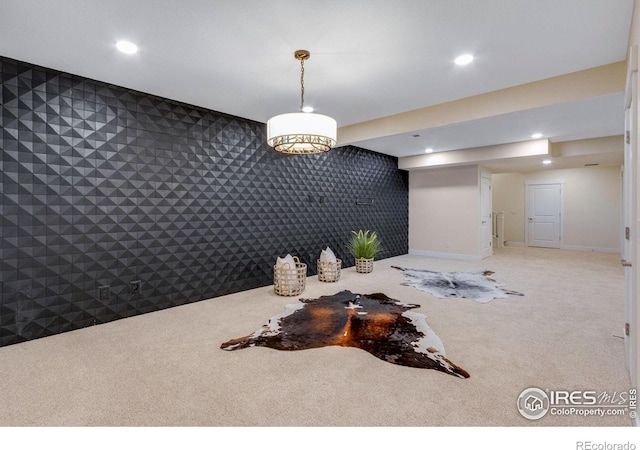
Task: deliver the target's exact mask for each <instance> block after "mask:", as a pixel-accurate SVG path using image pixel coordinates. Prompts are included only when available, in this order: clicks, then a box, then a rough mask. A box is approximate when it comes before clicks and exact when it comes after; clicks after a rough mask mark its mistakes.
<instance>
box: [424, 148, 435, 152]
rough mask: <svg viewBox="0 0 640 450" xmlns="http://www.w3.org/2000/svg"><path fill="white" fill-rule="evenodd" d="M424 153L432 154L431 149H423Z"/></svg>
mask: <svg viewBox="0 0 640 450" xmlns="http://www.w3.org/2000/svg"><path fill="white" fill-rule="evenodd" d="M424 152H425V153H433V149H432V148H425V149H424Z"/></svg>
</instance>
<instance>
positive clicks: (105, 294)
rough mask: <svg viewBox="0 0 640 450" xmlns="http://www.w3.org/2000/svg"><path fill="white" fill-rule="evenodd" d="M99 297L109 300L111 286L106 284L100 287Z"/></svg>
mask: <svg viewBox="0 0 640 450" xmlns="http://www.w3.org/2000/svg"><path fill="white" fill-rule="evenodd" d="M98 298H99V299H100V300H109V298H111V286H110V285H105V286H100V287H98Z"/></svg>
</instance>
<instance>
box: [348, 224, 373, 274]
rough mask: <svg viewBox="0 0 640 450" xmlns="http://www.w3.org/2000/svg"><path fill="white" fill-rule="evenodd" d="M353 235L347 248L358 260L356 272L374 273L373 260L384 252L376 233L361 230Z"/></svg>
mask: <svg viewBox="0 0 640 450" xmlns="http://www.w3.org/2000/svg"><path fill="white" fill-rule="evenodd" d="M352 233H353V236H351V240H350V241H349V244H348V246H347V248H348V249H349V252H350V253H351V254H352V255H353V257H354V258H355V260H356V272H359V273H369V272H371V271H373V258H374V257H375V256H376V254H377V253H378V252H380V250H382V247H381V246H380V239H378V235H377V234H376V232H375V231H374V232H373V233H371V232H370V231H369V230H367V231H362V230H360V231H358V232H357V233H356V232H355V231H352Z"/></svg>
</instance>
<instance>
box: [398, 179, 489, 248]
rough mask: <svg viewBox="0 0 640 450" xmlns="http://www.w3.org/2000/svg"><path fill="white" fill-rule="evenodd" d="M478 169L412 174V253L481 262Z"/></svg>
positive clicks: (410, 228)
mask: <svg viewBox="0 0 640 450" xmlns="http://www.w3.org/2000/svg"><path fill="white" fill-rule="evenodd" d="M478 174H479V169H478V166H463V167H458V166H455V167H444V168H437V169H428V170H418V171H412V172H409V251H410V252H411V253H418V254H427V255H433V256H448V257H452V258H456V257H457V258H462V259H479V248H480V242H479V233H478V229H479V223H480V218H479V211H480V197H479V180H478V176H479V175H478Z"/></svg>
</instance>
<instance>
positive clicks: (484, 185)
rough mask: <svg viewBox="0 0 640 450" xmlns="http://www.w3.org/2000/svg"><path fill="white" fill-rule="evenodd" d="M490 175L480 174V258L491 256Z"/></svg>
mask: <svg viewBox="0 0 640 450" xmlns="http://www.w3.org/2000/svg"><path fill="white" fill-rule="evenodd" d="M491 199H492V195H491V174H489V173H485V172H482V174H481V177H480V219H481V226H480V228H481V231H480V236H481V241H480V242H481V247H482V248H481V257H482V258H486V257H488V256H491V255H493V233H492V231H493V227H492V225H493V222H492V217H491V214H492V212H491V211H492V200H491Z"/></svg>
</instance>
